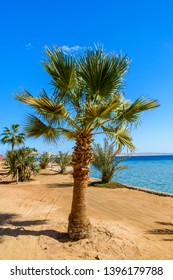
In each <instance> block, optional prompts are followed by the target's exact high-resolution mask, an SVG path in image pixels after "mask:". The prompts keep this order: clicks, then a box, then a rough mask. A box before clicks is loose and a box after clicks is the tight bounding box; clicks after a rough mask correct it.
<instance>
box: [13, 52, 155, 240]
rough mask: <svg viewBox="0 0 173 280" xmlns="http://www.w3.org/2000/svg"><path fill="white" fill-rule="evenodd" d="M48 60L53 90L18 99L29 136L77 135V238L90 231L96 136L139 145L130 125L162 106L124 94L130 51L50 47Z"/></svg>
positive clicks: (72, 221)
mask: <svg viewBox="0 0 173 280" xmlns="http://www.w3.org/2000/svg"><path fill="white" fill-rule="evenodd" d="M46 55H47V59H45V60H44V61H43V66H44V68H45V69H46V71H47V72H48V74H49V75H50V76H51V78H52V81H51V85H52V86H53V88H54V91H53V94H52V95H51V96H48V94H47V93H46V92H45V91H44V90H43V91H42V93H40V94H39V96H38V97H34V96H32V95H31V94H30V93H29V92H27V91H26V90H24V91H23V92H22V93H21V94H18V95H16V99H17V100H19V101H22V102H24V103H26V104H28V105H30V106H31V107H32V108H33V109H34V110H35V113H34V114H29V115H28V117H27V120H26V123H25V131H26V133H27V135H28V136H29V137H34V138H37V137H40V136H42V137H43V138H44V139H45V140H46V141H57V139H59V137H60V136H62V135H63V136H65V137H67V138H68V139H74V140H75V141H76V145H75V147H74V151H73V155H72V165H73V168H74V172H73V177H74V192H73V202H72V210H71V214H70V216H69V228H68V232H69V234H70V236H71V237H72V238H73V239H78V238H83V237H86V236H87V235H88V233H89V232H90V223H89V221H88V219H87V217H86V203H81V201H83V202H84V201H86V187H87V185H88V174H89V171H90V169H89V166H90V162H91V161H92V147H91V143H92V142H93V136H94V135H95V134H100V133H104V134H106V135H107V136H109V137H110V138H111V140H112V141H114V143H117V145H118V150H121V148H122V147H123V146H127V147H128V148H129V149H131V150H133V149H134V145H133V143H132V138H131V136H130V134H129V131H128V130H129V126H130V125H132V124H133V123H137V122H138V121H139V117H140V113H141V112H142V111H145V110H150V109H153V108H156V107H158V106H159V105H158V102H157V101H156V100H148V99H147V98H144V97H141V98H138V99H137V100H136V101H135V102H131V101H129V100H126V99H125V97H124V95H123V77H124V74H125V73H126V72H127V70H128V66H129V63H130V60H129V58H128V57H127V56H126V55H122V54H120V55H114V54H107V53H105V52H104V50H103V49H102V48H96V49H94V50H92V49H88V50H86V52H84V53H83V54H80V55H79V56H72V55H69V54H66V53H64V52H63V50H62V49H61V48H57V47H53V48H52V49H50V48H46Z"/></svg>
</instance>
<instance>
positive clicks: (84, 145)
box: [68, 132, 93, 240]
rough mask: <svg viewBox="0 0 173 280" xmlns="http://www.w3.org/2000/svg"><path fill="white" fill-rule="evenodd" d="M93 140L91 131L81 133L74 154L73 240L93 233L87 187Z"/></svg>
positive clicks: (71, 216)
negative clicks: (88, 209)
mask: <svg viewBox="0 0 173 280" xmlns="http://www.w3.org/2000/svg"><path fill="white" fill-rule="evenodd" d="M92 141H93V140H92V135H91V133H89V132H82V133H79V135H78V136H77V139H76V146H75V147H74V152H73V156H72V165H73V169H74V171H73V178H74V188H73V199H72V208H71V213H70V215H69V224H68V234H69V236H70V238H72V239H73V240H79V239H82V238H86V237H88V236H89V235H90V233H91V224H90V221H89V219H88V217H87V187H88V179H89V172H90V168H89V167H90V162H91V161H92V148H91V143H92Z"/></svg>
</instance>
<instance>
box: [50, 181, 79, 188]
mask: <svg viewBox="0 0 173 280" xmlns="http://www.w3.org/2000/svg"><path fill="white" fill-rule="evenodd" d="M73 185H74V184H73V183H70V182H69V183H67V182H64V183H61V184H58V183H52V184H49V183H48V184H47V186H48V187H49V188H69V187H73Z"/></svg>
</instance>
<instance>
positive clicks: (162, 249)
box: [0, 170, 173, 260]
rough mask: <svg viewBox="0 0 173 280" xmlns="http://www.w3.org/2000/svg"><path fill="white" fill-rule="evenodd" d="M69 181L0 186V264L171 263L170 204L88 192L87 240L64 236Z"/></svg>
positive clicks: (132, 193)
mask: <svg viewBox="0 0 173 280" xmlns="http://www.w3.org/2000/svg"><path fill="white" fill-rule="evenodd" d="M71 198H72V176H71V175H57V174H55V172H53V171H48V170H46V171H42V173H41V174H40V175H38V176H37V178H36V181H35V182H32V183H29V184H28V183H23V184H18V185H16V184H0V259H27V260H28V259H173V198H171V197H161V196H157V195H153V194H148V193H144V192H139V191H136V190H129V189H126V188H122V189H112V190H111V189H99V188H94V187H89V188H88V214H89V217H90V220H91V222H92V225H93V232H92V236H91V238H89V239H84V240H80V241H77V242H71V241H70V240H69V239H68V236H67V235H66V231H67V219H68V215H69V212H70V208H71Z"/></svg>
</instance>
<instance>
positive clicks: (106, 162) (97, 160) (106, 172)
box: [92, 138, 127, 183]
mask: <svg viewBox="0 0 173 280" xmlns="http://www.w3.org/2000/svg"><path fill="white" fill-rule="evenodd" d="M92 148H93V158H94V159H93V163H92V165H93V166H94V167H95V168H96V169H97V170H99V171H100V173H101V176H102V181H101V182H102V183H108V182H109V181H110V180H111V179H112V178H113V176H114V174H115V172H117V171H119V170H123V169H125V168H127V165H120V166H118V164H119V163H120V162H122V161H123V160H125V159H127V156H121V157H119V158H118V159H116V158H115V157H116V156H117V154H118V152H117V150H116V149H115V145H114V144H113V143H109V141H108V139H107V138H104V145H103V147H102V146H101V145H100V144H95V143H94V144H93V147H92Z"/></svg>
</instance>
